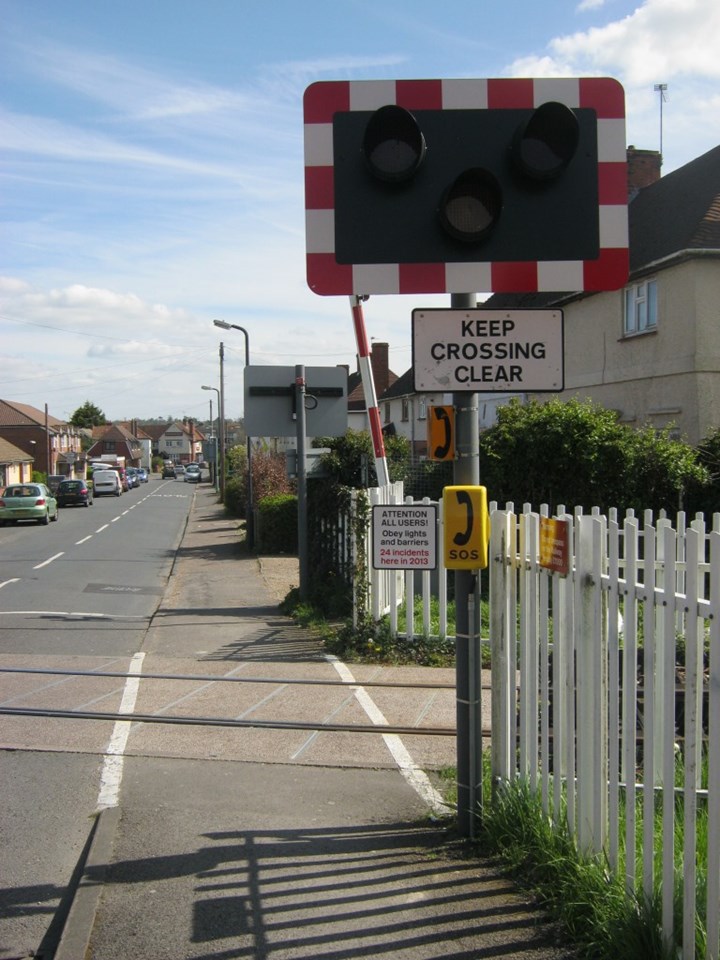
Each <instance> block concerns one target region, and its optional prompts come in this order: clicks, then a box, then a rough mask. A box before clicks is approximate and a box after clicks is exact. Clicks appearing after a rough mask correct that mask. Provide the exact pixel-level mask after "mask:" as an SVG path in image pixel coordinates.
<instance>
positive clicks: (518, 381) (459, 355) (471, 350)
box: [412, 309, 564, 393]
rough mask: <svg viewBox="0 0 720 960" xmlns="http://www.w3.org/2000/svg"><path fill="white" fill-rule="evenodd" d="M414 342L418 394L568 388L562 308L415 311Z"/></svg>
mask: <svg viewBox="0 0 720 960" xmlns="http://www.w3.org/2000/svg"><path fill="white" fill-rule="evenodd" d="M412 341H413V346H412V352H413V369H414V371H415V389H416V390H417V391H418V392H420V393H422V392H426V393H434V392H437V391H439V390H443V391H447V392H453V393H463V392H473V393H475V392H477V393H487V392H493V391H497V392H501V393H514V392H518V393H525V392H530V391H531V392H533V393H543V392H548V393H550V392H557V391H560V390H562V389H563V387H564V361H563V350H564V348H563V313H562V310H480V309H478V310H474V309H471V310H444V309H437V310H413V312H412Z"/></svg>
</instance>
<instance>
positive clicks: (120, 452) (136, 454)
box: [87, 423, 143, 467]
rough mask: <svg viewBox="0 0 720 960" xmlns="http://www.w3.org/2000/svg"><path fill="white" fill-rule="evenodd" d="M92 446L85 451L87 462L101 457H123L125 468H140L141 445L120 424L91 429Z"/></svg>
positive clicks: (107, 424)
mask: <svg viewBox="0 0 720 960" xmlns="http://www.w3.org/2000/svg"><path fill="white" fill-rule="evenodd" d="M92 435H93V444H92V446H91V447H90V449H89V450H88V451H87V458H88V460H93V459H97V460H99V459H100V458H101V457H102V456H103V455H105V456H108V455H114V456H116V457H124V458H125V465H126V466H127V467H140V466H142V458H143V449H142V444H141V443H140V441H139V440H138V438H137V437H135V436H134V435H133V434H132V433H131V432H130V430H129V429H128V428H127V427H126V426H125V425H124V424H122V423H105V424H100V425H99V426H97V427H93V429H92Z"/></svg>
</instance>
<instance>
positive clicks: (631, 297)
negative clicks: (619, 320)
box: [625, 280, 657, 335]
mask: <svg viewBox="0 0 720 960" xmlns="http://www.w3.org/2000/svg"><path fill="white" fill-rule="evenodd" d="M655 329H657V281H655V280H647V281H645V283H635V284H633V285H632V286H631V287H627V288H626V290H625V334H626V335H631V334H634V333H645V332H646V331H648V330H655Z"/></svg>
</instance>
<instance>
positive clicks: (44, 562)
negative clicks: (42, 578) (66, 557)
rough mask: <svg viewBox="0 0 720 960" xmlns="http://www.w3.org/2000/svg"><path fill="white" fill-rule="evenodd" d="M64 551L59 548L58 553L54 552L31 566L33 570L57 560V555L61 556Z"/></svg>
mask: <svg viewBox="0 0 720 960" xmlns="http://www.w3.org/2000/svg"><path fill="white" fill-rule="evenodd" d="M64 553H65V551H64V550H61V551H60V553H56V554H55V556H54V557H48V559H47V560H43V562H42V563H38V564H36V565H35V566H34V567H33V570H40V568H41V567H46V566H47V565H48V564H49V563H52V562H53V560H57V558H58V557H61V556H62V555H63V554H64Z"/></svg>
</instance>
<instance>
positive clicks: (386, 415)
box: [385, 403, 390, 423]
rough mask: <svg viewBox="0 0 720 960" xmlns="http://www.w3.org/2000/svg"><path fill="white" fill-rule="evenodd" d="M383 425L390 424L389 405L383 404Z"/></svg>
mask: <svg viewBox="0 0 720 960" xmlns="http://www.w3.org/2000/svg"><path fill="white" fill-rule="evenodd" d="M385 423H390V404H389V403H386V404H385Z"/></svg>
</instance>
